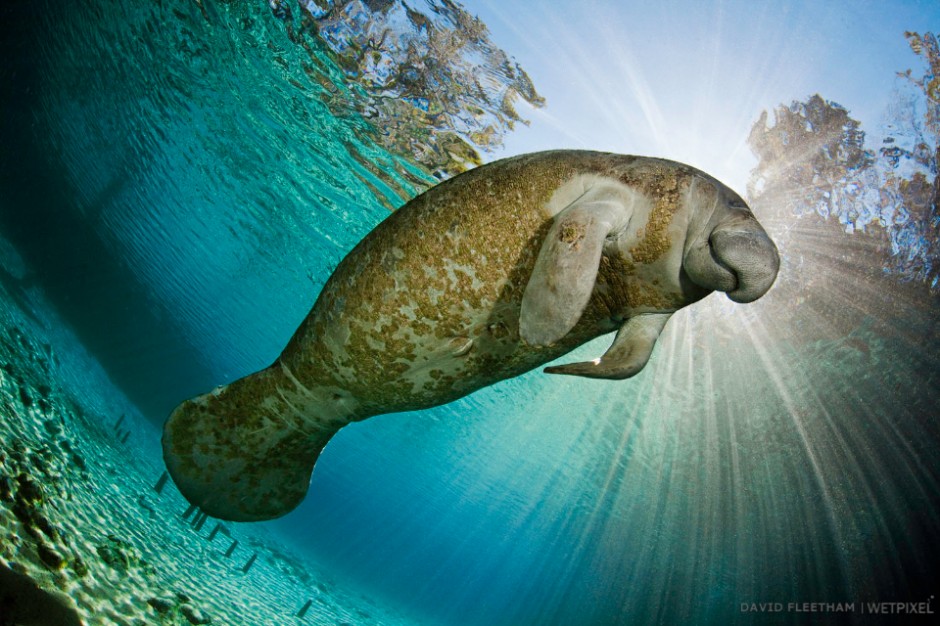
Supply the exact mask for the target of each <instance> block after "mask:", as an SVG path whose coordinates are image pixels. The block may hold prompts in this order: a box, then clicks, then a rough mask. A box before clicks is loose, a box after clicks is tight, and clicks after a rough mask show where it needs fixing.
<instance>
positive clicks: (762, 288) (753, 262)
mask: <svg viewBox="0 0 940 626" xmlns="http://www.w3.org/2000/svg"><path fill="white" fill-rule="evenodd" d="M688 202H689V203H690V207H689V208H690V210H691V211H692V218H691V220H690V228H689V232H688V236H687V239H686V243H685V250H684V253H683V259H682V265H683V269H684V270H685V273H686V274H687V275H688V277H689V279H690V280H691V281H692V282H693V283H695V284H696V285H697V286H699V287H703V288H705V289H709V290H713V291H723V292H725V293H727V294H728V297H729V298H731V299H732V300H733V301H735V302H753V301H754V300H757V299H758V298H760V297H761V296H762V295H764V294H765V293H767V290H768V289H770V286H771V285H773V283H774V280H775V279H776V278H777V271H778V270H779V269H780V256H779V255H778V254H777V246H775V245H774V242H773V241H771V239H770V237H769V236H768V235H767V232H766V231H764V229H763V227H762V226H761V225H760V223H759V222H758V221H757V218H755V217H754V214H753V213H752V212H751V209H750V208H749V207H748V206H747V203H745V202H744V200H742V199H741V197H740V196H739V195H738V194H736V193H735V192H734V191H732V190H731V189H729V188H728V187H726V186H725V185H722V184H721V183H719V182H718V181H715V180H711V179H705V178H696V180H695V182H694V183H693V185H692V188H691V189H690V191H689V198H688Z"/></svg>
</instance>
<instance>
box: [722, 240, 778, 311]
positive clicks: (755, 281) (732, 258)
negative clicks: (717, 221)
mask: <svg viewBox="0 0 940 626" xmlns="http://www.w3.org/2000/svg"><path fill="white" fill-rule="evenodd" d="M709 243H710V244H711V246H710V247H711V249H712V257H713V258H714V259H715V260H716V262H718V263H720V264H721V267H722V268H723V269H725V270H727V271H728V272H729V273H730V274H731V275H732V276H733V277H734V283H735V284H734V286H733V287H731V288H730V289H721V291H725V292H727V294H728V297H729V298H731V299H732V300H733V301H735V302H742V303H745V302H753V301H754V300H757V299H758V298H760V297H761V296H762V295H764V294H765V293H767V290H769V289H770V287H771V285H773V283H774V280H775V279H776V277H777V271H778V269H779V266H780V258H779V255H778V254H777V247H776V246H775V245H774V243H773V241H771V240H770V237H768V236H767V234H766V233H765V232H764V230H763V229H761V228H759V227H758V228H753V227H752V228H750V229H746V230H745V229H736V230H726V229H716V230H715V231H714V232H713V233H712V235H711V237H709Z"/></svg>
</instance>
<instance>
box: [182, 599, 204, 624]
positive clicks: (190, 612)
mask: <svg viewBox="0 0 940 626" xmlns="http://www.w3.org/2000/svg"><path fill="white" fill-rule="evenodd" d="M180 613H182V614H183V617H185V618H186V621H188V622H189V623H190V624H197V625H198V624H209V623H211V622H212V618H211V617H209V616H208V615H206V614H205V613H203V612H202V611H200V610H199V609H197V608H196V607H194V606H192V605H191V604H181V605H180Z"/></svg>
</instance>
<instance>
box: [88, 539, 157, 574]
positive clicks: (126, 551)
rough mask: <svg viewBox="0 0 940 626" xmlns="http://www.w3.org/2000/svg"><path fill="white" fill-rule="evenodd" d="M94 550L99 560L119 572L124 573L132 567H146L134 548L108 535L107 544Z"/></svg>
mask: <svg viewBox="0 0 940 626" xmlns="http://www.w3.org/2000/svg"><path fill="white" fill-rule="evenodd" d="M96 549H97V551H98V556H100V557H101V560H102V561H104V562H105V563H106V564H107V565H108V566H109V567H110V568H111V569H114V570H117V571H119V572H126V571H127V570H129V569H131V568H133V567H138V566H141V565H146V562H145V561H143V560H142V559H141V558H140V553H139V552H137V549H136V548H135V547H134V546H132V545H131V544H129V543H128V542H126V541H124V540H123V539H120V538H118V537H116V536H114V535H108V540H107V543H104V544H102V545H100V546H98V547H97V548H96Z"/></svg>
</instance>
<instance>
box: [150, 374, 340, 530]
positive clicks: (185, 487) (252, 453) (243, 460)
mask: <svg viewBox="0 0 940 626" xmlns="http://www.w3.org/2000/svg"><path fill="white" fill-rule="evenodd" d="M291 387H292V386H291V385H290V383H289V382H287V381H285V379H284V377H283V374H282V373H281V371H280V368H277V367H272V368H268V369H266V370H262V371H260V372H258V373H256V374H252V375H251V376H246V377H245V378H242V379H240V380H237V381H235V382H233V383H231V384H229V385H227V386H225V387H220V388H218V389H216V390H215V391H212V392H210V393H207V394H205V395H202V396H199V397H197V398H193V399H192V400H187V401H186V402H184V403H182V404H181V405H179V406H178V407H177V408H176V409H175V410H174V411H173V413H172V414H171V415H170V418H169V419H168V420H167V422H166V425H165V426H164V429H163V457H164V460H165V461H166V466H167V469H168V470H169V472H170V476H172V477H173V482H175V483H176V486H177V487H179V490H180V492H181V493H182V494H183V495H184V496H185V497H186V499H187V500H189V501H190V502H192V503H193V504H195V505H196V506H198V507H199V508H200V509H202V510H203V512H205V513H207V514H209V515H210V516H212V517H216V518H219V519H225V520H232V521H239V522H248V521H260V520H266V519H273V518H275V517H280V516H282V515H284V514H286V513H287V512H289V511H290V510H292V509H293V508H294V507H296V506H297V505H298V504H299V503H300V501H301V500H303V498H304V496H305V495H306V493H307V487H308V486H309V484H310V476H311V474H312V472H313V466H314V463H316V460H317V457H318V456H319V454H320V451H321V450H322V449H323V447H324V446H325V445H326V443H327V441H329V439H330V437H332V436H333V434H335V432H336V430H338V427H332V428H330V427H326V426H323V427H321V428H316V427H314V426H311V422H310V420H309V419H305V418H304V417H303V414H304V412H305V410H304V407H300V406H297V405H298V404H300V402H301V400H302V399H303V398H302V397H301V396H299V395H297V394H292V393H291V391H290V390H291Z"/></svg>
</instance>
